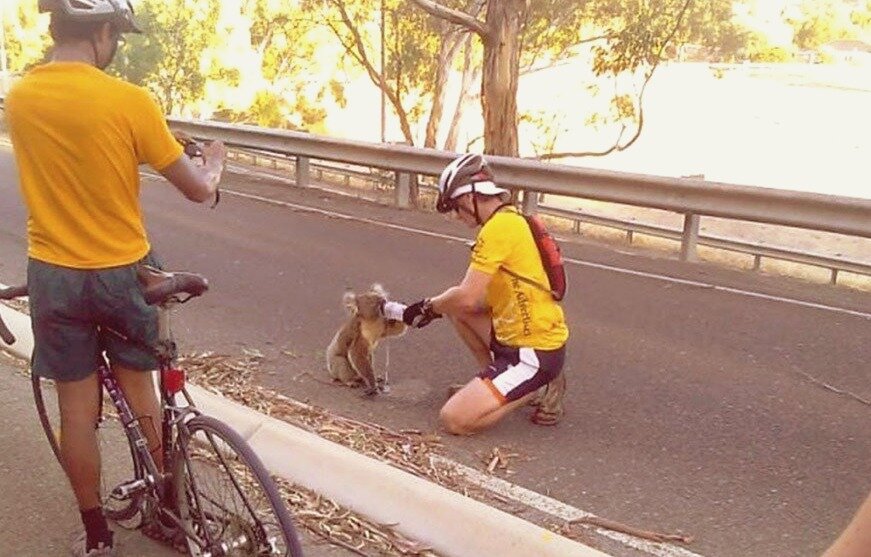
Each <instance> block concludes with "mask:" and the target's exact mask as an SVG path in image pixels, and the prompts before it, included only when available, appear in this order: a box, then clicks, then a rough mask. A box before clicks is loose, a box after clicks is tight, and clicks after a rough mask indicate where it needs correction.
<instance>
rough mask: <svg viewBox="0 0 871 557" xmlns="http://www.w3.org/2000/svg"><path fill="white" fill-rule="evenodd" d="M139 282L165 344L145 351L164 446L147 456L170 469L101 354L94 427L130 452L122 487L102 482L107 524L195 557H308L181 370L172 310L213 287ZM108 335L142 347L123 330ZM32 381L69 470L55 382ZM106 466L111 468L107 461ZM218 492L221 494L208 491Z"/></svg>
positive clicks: (150, 279)
mask: <svg viewBox="0 0 871 557" xmlns="http://www.w3.org/2000/svg"><path fill="white" fill-rule="evenodd" d="M139 279H140V284H142V285H143V295H144V297H145V300H146V302H147V303H148V304H151V305H156V306H158V316H159V318H158V330H159V334H158V338H159V340H158V342H157V344H156V346H150V347H148V348H149V349H150V350H151V351H152V352H153V353H154V354H155V356H156V357H157V360H158V362H159V373H158V379H159V381H158V382H159V391H160V399H161V405H160V406H161V413H162V419H161V423H160V427H161V431H160V439H161V441H162V443H161V446H160V447H156V448H153V449H151V450H153V451H155V452H156V451H158V450H159V451H161V452H160V453H159V454H161V456H162V457H163V463H164V471H163V472H162V471H161V470H160V469H159V467H158V465H157V463H156V461H155V458H154V457H153V456H152V452H151V450H149V446H148V444H149V443H148V439H147V437H146V436H145V434H144V432H143V426H144V425H148V424H147V420H143V419H141V418H136V417H135V416H133V414H132V411H131V408H130V404H129V402H128V401H127V399H126V397H125V396H124V393H123V392H122V391H121V389H120V388H119V385H118V383H117V380H116V379H115V377H114V376H113V374H112V370H111V367H110V366H109V362H108V361H106V358H105V355H104V356H102V360H103V361H102V364H101V365H100V366H99V369H98V373H99V379H100V384H101V389H100V395H101V396H100V398H101V405H100V407H101V411H100V413H99V418H98V420H97V424H96V427H97V429H98V432H100V435H99V436H100V439H101V444H103V443H104V440H105V441H106V442H109V440H110V438H111V436H112V435H115V436H120V437H121V439H122V440H123V439H124V438H125V437H126V441H127V443H128V447H129V453H130V455H129V456H130V460H129V461H124V463H123V466H122V470H121V473H122V474H123V476H121V481H117V479H116V481H117V483H116V481H108V477H109V476H110V475H117V469H116V470H115V471H105V472H108V473H104V475H103V478H102V481H101V483H102V484H103V488H102V492H101V498H102V500H103V506H104V512H105V514H106V517H107V518H108V519H110V520H112V521H114V522H116V523H117V524H119V525H121V526H122V527H125V528H150V529H151V530H152V531H154V530H158V531H159V537H162V538H164V539H166V540H169V541H172V542H173V543H174V545H176V546H177V548H178V549H181V550H182V551H187V553H188V554H189V555H191V556H196V557H229V556H254V555H258V556H261V555H262V556H265V555H286V556H289V557H302V549H301V547H300V542H299V539H298V536H297V533H296V530H295V528H294V525H293V522H292V520H291V517H290V513H289V512H288V510H287V508H286V507H285V505H284V503H283V501H282V498H281V496H280V494H279V491H278V488H277V486H276V484H275V482H274V481H273V479H272V478H271V476H270V475H269V473H268V472H267V471H266V468H265V467H264V466H263V463H262V462H261V461H260V459H259V457H257V455H256V454H255V453H254V452H253V451H252V449H251V447H250V446H249V445H248V444H247V443H246V442H245V440H243V439H242V437H240V436H239V434H238V433H236V432H235V431H234V430H233V429H231V428H230V427H229V426H227V425H226V424H224V423H223V422H221V421H219V420H217V419H215V418H212V417H210V416H206V415H204V414H202V413H201V412H200V411H199V410H197V408H196V407H195V405H194V402H193V400H192V398H191V396H190V394H189V393H188V391H187V389H186V388H185V375H184V371H183V370H181V369H179V368H178V367H177V366H176V363H175V362H176V360H177V347H176V344H175V341H174V338H173V335H172V331H171V327H170V312H171V309H172V308H173V307H174V306H176V305H178V304H182V303H185V302H187V301H189V300H191V299H193V298H195V297H198V296H200V295H202V294H203V293H205V292H206V291H207V290H208V282H207V281H206V279H205V278H204V277H202V276H200V275H197V274H194V273H183V272H175V273H171V272H165V271H161V270H158V269H155V268H152V267H148V266H144V265H142V266H140V269H139ZM25 295H27V287H26V286H17V287H10V288H5V289H2V290H0V299H7V300H9V299H13V298H17V297H22V296H25ZM104 330H105V332H107V333H109V334H113V335H116V336H118V337H120V338H122V339H124V340H126V341H128V342H136V341H135V340H133V339H129V338H127V337H126V336H124V334H122V333H121V332H118V331H114V330H111V329H108V328H105V329H104ZM0 338H2V339H3V341H4V342H6V343H7V344H10V345H11V344H13V343H14V342H15V337H14V336H13V335H12V334H11V332H10V331H9V330H8V328H7V327H6V325H5V324H4V323H3V321H2V318H0ZM137 344H140V345H141V343H137ZM31 381H32V385H33V394H34V398H35V402H36V407H37V412H38V414H39V419H40V423H41V424H42V427H43V430H44V431H45V434H46V437H47V438H48V441H49V444H50V445H51V449H52V451H53V452H54V454H55V457H57V459H58V462H59V463H60V464H61V466H63V460H62V458H61V454H60V446H59V440H60V430H59V428H57V427H56V424H57V422H58V419H57V417H56V416H55V415H54V409H53V408H52V407H51V405H49V404H47V400H48V399H50V398H51V397H52V394H51V393H52V392H53V389H52V388H51V385H50V383H51V381H49V380H45V379H42V378H40V377H38V376H36V375H33V374H31ZM104 393H106V394H108V396H109V399H110V400H111V403H112V406H113V407H114V409H115V411H116V412H117V416H118V420H117V421H115V420H107V419H106V417H105V415H104V412H103V411H102V400H103V395H104ZM179 395H181V397H182V400H181V401H179V399H178V397H179ZM180 402H181V403H180ZM55 408H56V405H55ZM113 423H114V424H116V426H115V427H116V429H115V430H114V431H113V430H112V424H113ZM150 425H151V426H152V427H155V425H154V424H153V423H151V424H150ZM117 429H120V430H122V431H120V432H119V431H117ZM125 454H126V452H125ZM102 460H103V461H104V468H106V466H107V464H106V462H105V461H106V460H107V459H102ZM131 476H132V477H131ZM212 486H214V487H215V488H216V489H209V488H210V487H212Z"/></svg>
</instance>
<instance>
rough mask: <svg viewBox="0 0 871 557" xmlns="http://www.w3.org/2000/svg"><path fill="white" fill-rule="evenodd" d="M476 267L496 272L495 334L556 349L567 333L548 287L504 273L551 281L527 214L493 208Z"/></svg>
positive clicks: (491, 301)
mask: <svg viewBox="0 0 871 557" xmlns="http://www.w3.org/2000/svg"><path fill="white" fill-rule="evenodd" d="M470 267H471V268H472V269H475V270H478V271H481V272H484V273H487V274H488V275H492V277H493V278H492V279H491V281H490V284H489V286H488V288H487V305H488V306H490V310H491V313H492V317H493V332H494V334H495V336H496V340H498V341H499V342H500V343H502V344H504V345H507V346H516V347H520V346H524V347H530V348H536V349H539V350H554V349H556V348H559V347H561V346H562V345H563V344H565V342H566V339H568V336H569V330H568V327H567V326H566V320H565V315H564V314H563V310H562V307H560V305H559V304H558V303H557V302H555V301H554V300H553V298H552V297H551V295H550V293H549V292H546V291H544V290H542V289H540V288H536V287H535V286H534V285H532V284H529V283H528V282H526V281H523V280H521V279H519V278H517V277H514V276H512V275H510V274H509V273H506V272H505V271H504V269H506V268H507V269H508V270H510V271H512V272H513V273H516V274H518V275H520V276H522V277H525V278H528V279H530V280H532V281H533V282H536V283H538V284H542V285H547V284H548V279H547V274H546V273H545V271H544V266H543V265H542V263H541V256H540V255H539V253H538V248H537V247H536V245H535V240H534V239H533V237H532V232H531V231H530V230H529V225H528V224H527V223H526V220H525V219H524V218H523V215H521V214H520V213H518V212H517V209H515V208H514V207H505V208H503V209H500V210H499V211H497V212H496V213H494V214H493V215H492V216H491V217H490V219H489V220H487V222H485V223H484V226H482V227H481V230H480V232H479V233H478V238H477V239H476V241H475V247H474V248H473V249H472V262H471V264H470Z"/></svg>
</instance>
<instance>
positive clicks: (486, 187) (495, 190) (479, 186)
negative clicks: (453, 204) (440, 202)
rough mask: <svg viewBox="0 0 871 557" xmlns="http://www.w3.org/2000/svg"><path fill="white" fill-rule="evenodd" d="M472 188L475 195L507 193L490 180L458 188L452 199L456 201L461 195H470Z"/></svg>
mask: <svg viewBox="0 0 871 557" xmlns="http://www.w3.org/2000/svg"><path fill="white" fill-rule="evenodd" d="M472 186H474V190H475V193H480V194H481V195H499V194H502V193H508V190H506V189H505V188H500V187H499V186H497V185H496V184H494V183H493V182H491V181H490V180H485V181H483V182H475V183H473V184H468V185H466V186H460V187H459V188H457V190H456V191H455V192H454V195H453V196H451V197H452V199H456V198H458V197H460V196H461V195H464V194H467V193H470V192H471V191H472V189H473V188H472Z"/></svg>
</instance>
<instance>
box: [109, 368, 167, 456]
mask: <svg viewBox="0 0 871 557" xmlns="http://www.w3.org/2000/svg"><path fill="white" fill-rule="evenodd" d="M112 371H113V372H114V373H115V377H116V378H117V379H118V384H119V385H120V386H121V390H122V391H124V396H125V397H127V402H129V403H130V409H131V410H132V411H133V415H134V416H136V417H138V418H141V419H140V420H139V425H140V427H141V428H142V432H143V433H144V434H145V437H146V438H147V439H148V450H149V451H150V452H151V456H152V457H153V458H154V462H155V464H157V468H158V470H161V471H162V470H163V452H162V451H161V450H160V448H161V442H160V438H161V431H160V425H161V415H160V402H159V401H158V400H157V392H156V390H155V383H154V372H153V371H136V370H132V369H127V368H124V367H121V366H118V365H115V366H112Z"/></svg>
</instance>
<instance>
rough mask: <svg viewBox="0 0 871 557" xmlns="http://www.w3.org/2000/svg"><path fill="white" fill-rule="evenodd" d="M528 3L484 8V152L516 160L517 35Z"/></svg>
mask: <svg viewBox="0 0 871 557" xmlns="http://www.w3.org/2000/svg"><path fill="white" fill-rule="evenodd" d="M527 2H528V0H491V2H490V3H489V4H488V7H487V28H488V30H489V34H488V36H487V37H485V39H484V70H483V75H482V79H481V105H482V107H483V112H484V152H485V153H487V154H491V155H506V156H511V157H516V156H518V155H519V154H520V153H519V150H518V145H517V78H518V75H519V73H520V32H521V27H522V25H523V22H524V21H525V19H526V9H527Z"/></svg>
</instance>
